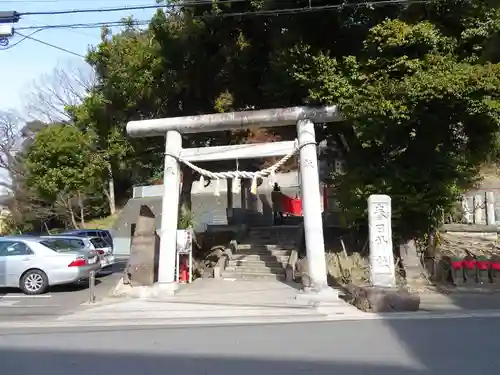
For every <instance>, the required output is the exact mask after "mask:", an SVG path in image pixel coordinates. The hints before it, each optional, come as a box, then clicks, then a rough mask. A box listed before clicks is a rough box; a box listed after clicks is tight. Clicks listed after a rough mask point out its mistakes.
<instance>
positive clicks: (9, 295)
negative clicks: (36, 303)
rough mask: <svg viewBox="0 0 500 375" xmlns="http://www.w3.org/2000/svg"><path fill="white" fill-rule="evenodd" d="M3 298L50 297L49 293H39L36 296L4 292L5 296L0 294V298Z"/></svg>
mask: <svg viewBox="0 0 500 375" xmlns="http://www.w3.org/2000/svg"><path fill="white" fill-rule="evenodd" d="M3 298H15V299H17V298H52V296H51V295H50V294H40V295H37V296H27V295H26V294H6V295H5V296H0V300H1V299H3Z"/></svg>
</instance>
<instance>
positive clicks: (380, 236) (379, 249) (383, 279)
mask: <svg viewBox="0 0 500 375" xmlns="http://www.w3.org/2000/svg"><path fill="white" fill-rule="evenodd" d="M391 214H392V213H391V197H389V196H388V195H370V197H369V198H368V226H369V231H370V236H369V240H370V281H371V283H372V285H373V286H379V287H386V288H392V287H394V286H396V270H395V266H394V253H393V248H392V227H391Z"/></svg>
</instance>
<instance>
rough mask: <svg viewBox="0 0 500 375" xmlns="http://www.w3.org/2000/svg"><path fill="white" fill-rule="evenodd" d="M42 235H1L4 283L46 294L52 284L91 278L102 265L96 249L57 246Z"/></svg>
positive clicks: (0, 281) (1, 283) (0, 264)
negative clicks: (50, 243) (47, 243)
mask: <svg viewBox="0 0 500 375" xmlns="http://www.w3.org/2000/svg"><path fill="white" fill-rule="evenodd" d="M42 242H43V239H41V238H38V237H1V238H0V287H11V288H20V289H21V290H22V291H23V292H24V293H25V294H42V293H44V292H45V291H46V290H47V288H48V287H49V286H52V285H61V284H72V283H76V282H78V281H80V280H85V279H88V278H89V276H90V271H96V272H97V271H99V269H100V268H101V265H100V262H99V254H97V252H96V251H79V250H74V249H56V248H50V247H47V246H46V245H44V244H43V243H42Z"/></svg>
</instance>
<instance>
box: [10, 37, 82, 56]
mask: <svg viewBox="0 0 500 375" xmlns="http://www.w3.org/2000/svg"><path fill="white" fill-rule="evenodd" d="M40 31H41V30H40ZM16 34H17V35H19V36H21V37H23V39H22V40H20V41H19V42H17V44H19V43H20V42H22V41H24V40H26V39H29V40H32V41H34V42H37V43H40V44H43V45H46V46H48V47H52V48H55V49H58V50H59V51H63V52H66V53H69V54H71V55H74V56H78V57H82V58H85V56H84V55H81V54H79V53H76V52H73V51H70V50H68V49H66V48H62V47H59V46H56V45H55V44H52V43H48V42H45V41H43V40H40V39H37V38H33V37H32V35H33V34H34V32H33V33H31V34H29V35H24V34H21V33H18V32H17V31H16Z"/></svg>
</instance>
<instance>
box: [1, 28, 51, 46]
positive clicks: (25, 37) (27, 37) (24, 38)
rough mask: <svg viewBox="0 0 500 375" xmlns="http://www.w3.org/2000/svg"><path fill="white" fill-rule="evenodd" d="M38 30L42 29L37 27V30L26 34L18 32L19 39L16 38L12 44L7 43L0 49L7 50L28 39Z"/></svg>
mask: <svg viewBox="0 0 500 375" xmlns="http://www.w3.org/2000/svg"><path fill="white" fill-rule="evenodd" d="M40 31H43V29H41V28H39V29H38V30H35V31H33V32H32V33H31V34H28V35H21V34H19V36H21V37H22V39H21V40H18V41H17V42H15V43H14V44H7V46H5V47H2V48H0V51H5V50H8V49H11V48H14V47H15V46H17V45H18V44H20V43H22V42H24V41H25V40H26V39H30V38H31V36H32V35H35V34H37V33H39V32H40ZM16 34H18V33H16Z"/></svg>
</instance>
